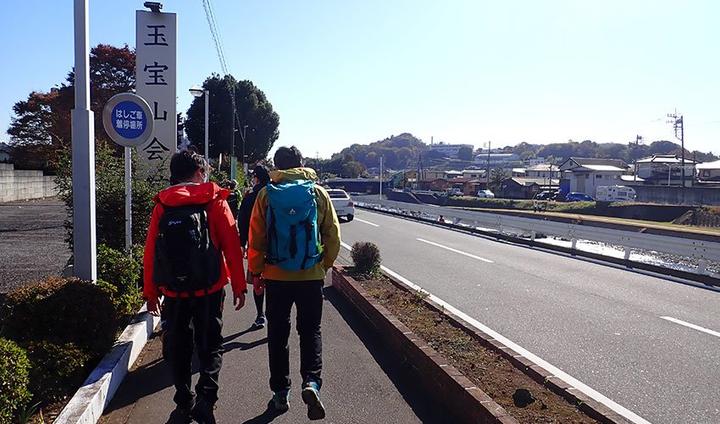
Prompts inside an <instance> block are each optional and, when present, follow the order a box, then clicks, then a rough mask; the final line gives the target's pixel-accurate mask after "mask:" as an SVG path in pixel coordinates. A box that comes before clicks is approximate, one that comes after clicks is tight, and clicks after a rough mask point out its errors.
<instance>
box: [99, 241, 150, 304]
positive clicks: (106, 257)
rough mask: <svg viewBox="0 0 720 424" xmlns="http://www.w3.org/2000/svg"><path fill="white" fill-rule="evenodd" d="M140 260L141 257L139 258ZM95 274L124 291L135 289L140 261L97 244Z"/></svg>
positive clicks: (138, 278) (138, 277) (138, 276)
mask: <svg viewBox="0 0 720 424" xmlns="http://www.w3.org/2000/svg"><path fill="white" fill-rule="evenodd" d="M140 259H141V260H142V258H140ZM97 267H98V269H97V274H98V279H99V280H104V281H107V282H109V283H112V284H114V285H115V286H117V288H118V290H120V291H121V292H122V293H126V292H128V291H131V290H135V289H136V288H137V287H138V281H140V268H141V266H140V262H139V261H138V260H137V259H136V258H135V257H134V256H130V255H128V254H127V253H125V252H123V251H121V250H116V249H113V248H111V247H109V246H107V245H104V244H99V245H98V247H97Z"/></svg>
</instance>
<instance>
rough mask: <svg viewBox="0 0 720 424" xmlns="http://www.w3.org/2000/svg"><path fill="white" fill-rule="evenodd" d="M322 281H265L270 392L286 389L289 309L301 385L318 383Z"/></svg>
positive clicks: (288, 382)
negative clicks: (293, 320)
mask: <svg viewBox="0 0 720 424" xmlns="http://www.w3.org/2000/svg"><path fill="white" fill-rule="evenodd" d="M322 290H323V281H322V280H316V281H266V284H265V294H266V296H267V299H266V302H267V306H266V308H265V315H266V316H267V334H268V354H269V359H270V361H269V362H270V389H271V390H272V391H273V392H277V391H280V390H288V389H290V350H289V346H288V338H289V337H290V309H291V308H292V305H293V303H294V304H295V307H296V308H297V319H296V321H297V322H296V327H297V332H298V335H299V336H300V375H301V376H302V379H303V382H306V381H308V380H314V381H316V382H317V383H318V385H321V384H322V380H321V379H320V372H321V371H322V336H321V333H320V321H321V320H322V306H323V291H322Z"/></svg>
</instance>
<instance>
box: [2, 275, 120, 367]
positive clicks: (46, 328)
mask: <svg viewBox="0 0 720 424" xmlns="http://www.w3.org/2000/svg"><path fill="white" fill-rule="evenodd" d="M113 295H114V293H113V291H112V290H111V289H109V288H108V287H107V286H106V285H102V284H92V283H90V282H85V281H81V280H78V279H76V278H68V279H64V278H57V277H50V278H47V279H46V280H44V281H41V282H40V283H37V284H34V285H28V286H24V287H21V288H18V289H16V290H15V291H13V292H11V293H9V294H8V296H7V299H6V311H4V312H7V314H6V315H5V316H6V317H11V319H5V322H4V326H5V330H6V331H7V334H8V336H9V337H10V338H12V339H13V340H15V341H17V342H19V343H21V344H23V343H29V342H37V341H48V342H52V343H57V344H64V343H74V344H75V345H77V346H78V347H80V348H82V349H86V350H87V351H88V352H90V353H92V354H93V355H102V354H104V353H105V352H106V351H107V349H108V348H109V347H110V346H112V344H113V342H114V339H115V336H116V334H115V333H116V332H117V329H118V326H119V324H121V323H122V322H123V313H122V312H121V311H119V310H118V308H117V306H116V304H115V302H114V301H113Z"/></svg>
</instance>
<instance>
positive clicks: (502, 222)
mask: <svg viewBox="0 0 720 424" xmlns="http://www.w3.org/2000/svg"><path fill="white" fill-rule="evenodd" d="M356 203H357V205H358V206H361V207H365V208H368V209H376V210H379V211H387V212H396V213H402V214H405V215H412V216H417V217H421V218H429V219H433V220H437V219H439V217H440V216H442V217H443V218H444V219H445V220H447V221H450V222H452V223H453V224H454V225H458V226H466V227H472V228H483V229H488V230H491V231H497V232H499V233H502V234H515V235H518V236H520V235H524V236H526V237H530V239H532V240H535V237H536V236H538V235H541V234H542V235H546V236H555V237H561V238H563V239H567V240H570V241H571V243H572V248H573V249H575V248H576V246H577V242H578V240H591V241H596V242H602V243H606V244H609V245H614V246H621V247H623V248H624V251H625V260H628V259H629V258H630V253H631V250H632V249H642V250H646V251H653V252H661V253H667V254H671V255H677V256H682V257H686V258H692V259H694V260H695V261H697V263H698V269H697V271H696V272H697V273H699V274H705V275H707V274H709V272H708V271H707V270H706V267H707V264H708V262H717V261H720V243H718V242H713V241H707V240H696V239H690V238H682V237H673V236H665V235H657V234H646V233H641V232H634V231H624V230H618V229H611V228H603V227H593V226H588V225H579V224H572V223H563V222H556V221H546V220H542V219H533V218H523V217H517V216H509V215H500V214H493V213H486V212H476V211H467V210H462V209H453V208H447V207H441V206H435V205H427V204H412V203H403V202H394V201H391V200H370V199H362V200H359V199H358V202H356Z"/></svg>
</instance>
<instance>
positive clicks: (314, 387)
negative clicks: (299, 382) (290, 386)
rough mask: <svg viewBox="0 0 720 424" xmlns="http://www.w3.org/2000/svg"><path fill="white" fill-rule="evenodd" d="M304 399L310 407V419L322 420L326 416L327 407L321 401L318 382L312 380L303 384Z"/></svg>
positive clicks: (308, 414)
mask: <svg viewBox="0 0 720 424" xmlns="http://www.w3.org/2000/svg"><path fill="white" fill-rule="evenodd" d="M302 400H303V402H305V404H306V405H307V407H308V412H307V416H308V418H309V419H311V420H322V419H323V418H325V407H324V406H323V404H322V402H321V401H320V386H319V385H318V384H317V383H316V382H314V381H312V380H311V381H307V382H305V384H303V389H302Z"/></svg>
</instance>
